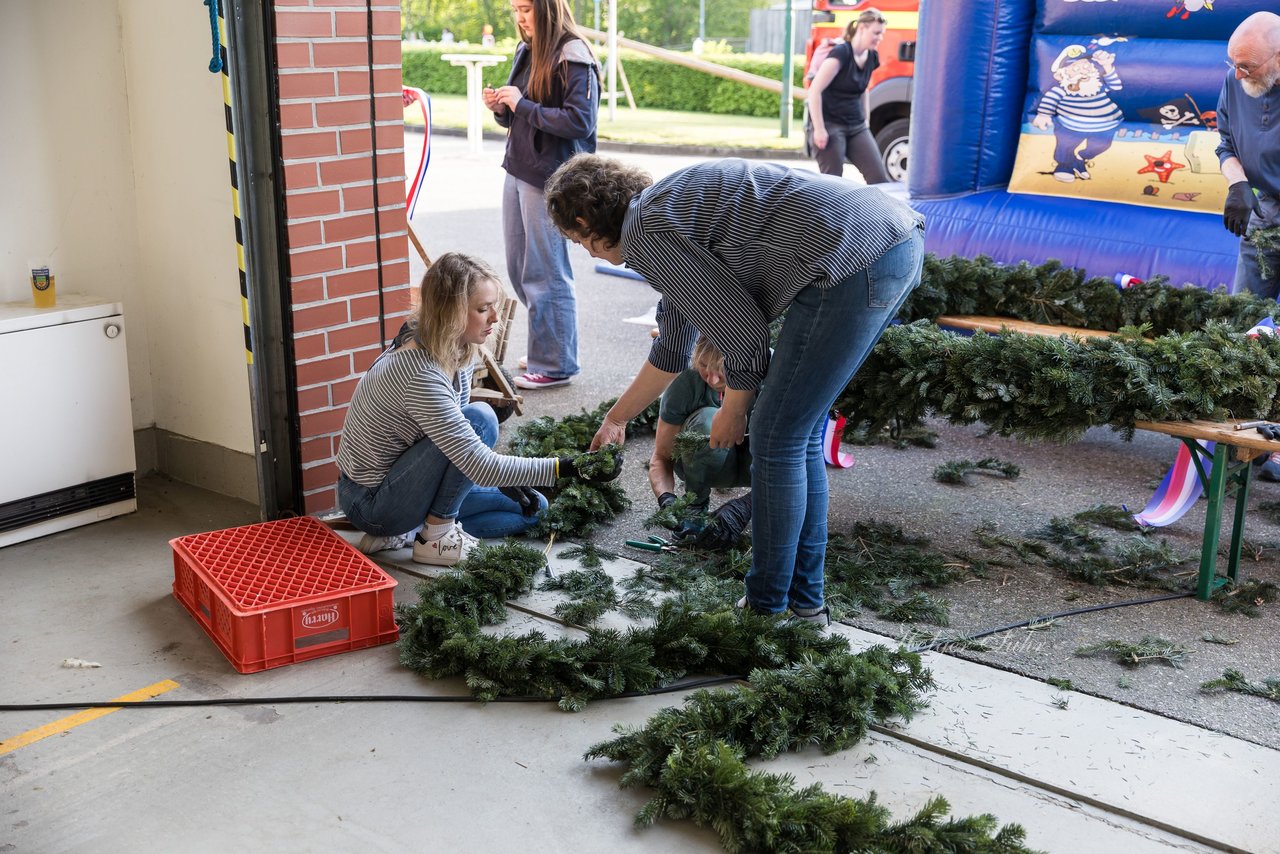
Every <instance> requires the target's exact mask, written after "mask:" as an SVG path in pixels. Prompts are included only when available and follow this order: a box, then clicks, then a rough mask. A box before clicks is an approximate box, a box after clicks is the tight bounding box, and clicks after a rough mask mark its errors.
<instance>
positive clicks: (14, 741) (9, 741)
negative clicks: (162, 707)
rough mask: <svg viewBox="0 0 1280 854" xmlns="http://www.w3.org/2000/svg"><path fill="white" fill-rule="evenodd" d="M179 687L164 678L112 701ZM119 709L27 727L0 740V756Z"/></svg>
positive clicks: (144, 697) (135, 699)
mask: <svg viewBox="0 0 1280 854" xmlns="http://www.w3.org/2000/svg"><path fill="white" fill-rule="evenodd" d="M178 687H181V686H179V685H178V683H177V682H174V681H173V680H172V679H165V680H163V681H160V682H157V683H155V684H154V685H148V686H147V687H145V688H139V689H138V690H137V691H131V692H129V693H128V694H125V695H124V696H123V697H113V698H112V699H111V702H113V703H136V702H139V701H141V700H150V699H151V698H152V697H158V696H160V695H161V694H163V693H165V692H166V691H172V690H173V689H174V688H178ZM118 711H120V708H119V706H117V707H116V708H114V709H85V710H84V711H83V712H76V713H75V714H74V715H68V716H67V717H65V718H62V719H60V720H56V721H54V722H53V723H48V724H45V725H44V726H40V727H36V728H35V729H29V730H27V731H26V732H24V733H22V734H21V735H15V736H14V737H13V738H6V739H5V740H4V741H0V756H4V755H5V754H6V753H12V752H13V751H15V750H17V749H18V748H19V747H26V746H27V745H28V744H35V743H36V742H37V741H40V740H41V739H44V738H48V737H49V736H51V735H57V734H58V733H60V732H66V731H67V730H69V729H71V728H72V727H78V726H80V724H87V723H88V722H89V721H96V720H97V719H98V718H100V717H102V716H103V715H109V714H111V713H112V712H118Z"/></svg>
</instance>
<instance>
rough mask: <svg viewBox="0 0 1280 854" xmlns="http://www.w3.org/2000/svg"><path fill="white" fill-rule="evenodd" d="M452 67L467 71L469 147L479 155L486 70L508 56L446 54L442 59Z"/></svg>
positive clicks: (493, 54) (503, 60) (494, 54)
mask: <svg viewBox="0 0 1280 854" xmlns="http://www.w3.org/2000/svg"><path fill="white" fill-rule="evenodd" d="M440 58H441V59H443V60H444V61H445V62H447V63H449V64H450V65H456V66H458V67H459V68H466V69H467V147H468V148H469V149H470V150H471V152H472V153H473V154H479V153H480V148H481V140H482V139H483V132H484V131H483V125H484V109H485V107H484V100H483V99H482V98H481V97H480V92H481V90H482V89H484V70H485V69H486V68H488V67H489V66H491V65H497V64H498V63H500V62H505V61H506V56H504V55H502V54H496V53H446V54H443V55H442V56H441V57H440Z"/></svg>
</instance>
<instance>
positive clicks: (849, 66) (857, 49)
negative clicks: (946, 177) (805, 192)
mask: <svg viewBox="0 0 1280 854" xmlns="http://www.w3.org/2000/svg"><path fill="white" fill-rule="evenodd" d="M884 27H885V19H884V15H882V14H880V11H879V10H878V9H865V10H863V12H862V14H860V15H858V17H856V18H854V19H853V20H852V21H850V22H849V26H848V28H847V29H846V30H845V32H844V40H843V41H841V42H840V43H839V44H837V45H836V46H835V47H833V48H832V49H831V52H830V53H829V54H827V56H826V58H825V59H823V60H822V64H821V65H820V66H818V70H817V72H816V74H815V76H814V78H813V82H812V83H810V84H809V98H808V102H809V125H810V126H809V127H808V128H807V130H808V132H809V133H808V136H809V139H808V142H809V148H810V150H811V151H812V152H813V155H814V157H815V158H816V159H817V161H818V169H819V170H820V171H821V172H822V173H823V174H824V175H842V174H844V163H845V161H846V160H848V161H849V162H850V163H852V164H853V165H854V167H855V168H857V170H858V171H859V172H861V173H862V177H863V180H865V181H866V182H867V183H868V184H884V183H887V182H888V181H889V175H888V174H887V173H886V172H885V171H884V163H883V162H882V161H881V160H880V150H879V149H878V148H876V141H875V139H874V138H873V137H872V135H871V129H870V127H868V125H867V120H868V118H869V116H868V112H869V111H868V109H867V85H868V84H869V83H870V82H871V75H872V74H873V73H874V72H875V70H876V69H877V68H879V67H880V55H879V54H878V53H876V48H877V47H878V46H879V44H880V41H881V39H883V38H884Z"/></svg>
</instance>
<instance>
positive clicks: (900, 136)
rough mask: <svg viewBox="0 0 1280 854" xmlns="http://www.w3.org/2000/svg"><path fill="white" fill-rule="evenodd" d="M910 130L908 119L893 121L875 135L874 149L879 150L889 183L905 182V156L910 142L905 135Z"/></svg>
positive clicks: (909, 147) (909, 149)
mask: <svg viewBox="0 0 1280 854" xmlns="http://www.w3.org/2000/svg"><path fill="white" fill-rule="evenodd" d="M910 129H911V120H910V119H894V120H893V121H891V122H889V123H888V124H887V125H885V126H884V127H882V128H880V132H879V133H877V134H876V147H877V148H879V149H880V159H881V161H882V162H883V163H884V171H885V172H887V173H888V174H889V180H890V181H905V180H907V155H908V154H909V153H910V151H911V140H910V138H909V137H908V135H907V134H908V132H909V131H910Z"/></svg>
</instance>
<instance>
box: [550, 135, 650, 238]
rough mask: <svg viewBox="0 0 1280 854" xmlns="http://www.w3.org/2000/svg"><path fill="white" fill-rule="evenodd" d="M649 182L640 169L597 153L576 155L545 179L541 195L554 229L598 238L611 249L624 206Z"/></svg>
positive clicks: (620, 229)
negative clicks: (545, 182) (545, 183)
mask: <svg viewBox="0 0 1280 854" xmlns="http://www.w3.org/2000/svg"><path fill="white" fill-rule="evenodd" d="M652 183H653V178H651V177H650V176H649V173H648V172H645V171H644V170H643V169H637V168H636V167H634V166H628V165H627V164H625V163H623V162H621V161H619V160H613V159H611V158H608V157H601V156H600V155H598V154H577V155H574V156H573V157H572V158H570V159H569V160H568V161H567V162H566V163H565V164H564V165H563V166H561V167H560V168H559V169H557V170H556V171H555V173H554V174H553V175H552V176H551V177H550V178H548V179H547V185H546V187H545V188H544V189H543V191H542V195H543V197H544V198H545V199H546V201H547V212H548V213H550V214H551V221H552V222H554V223H555V224H556V228H558V229H560V231H562V232H564V234H566V235H569V236H570V237H590V238H599V239H600V240H602V241H604V244H605V247H606V248H609V249H612V248H613V247H615V246H617V245H618V241H619V240H621V239H622V218H623V217H624V216H626V214H627V205H629V204H630V203H631V199H632V198H634V197H635V196H637V195H639V193H640V191H641V190H643V189H644V188H645V187H648V186H649V185H650V184H652ZM579 218H581V219H582V221H583V222H585V223H586V224H587V225H586V227H585V228H584V227H582V226H581V225H579V224H578V219H579Z"/></svg>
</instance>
